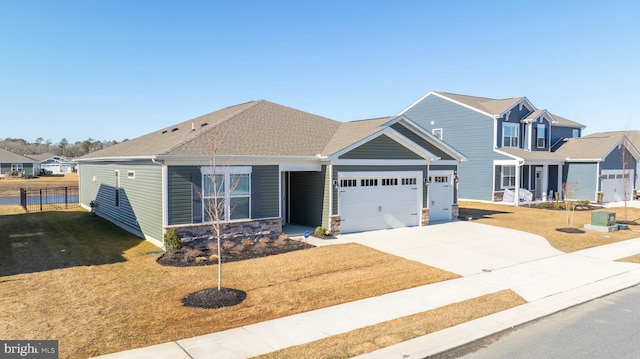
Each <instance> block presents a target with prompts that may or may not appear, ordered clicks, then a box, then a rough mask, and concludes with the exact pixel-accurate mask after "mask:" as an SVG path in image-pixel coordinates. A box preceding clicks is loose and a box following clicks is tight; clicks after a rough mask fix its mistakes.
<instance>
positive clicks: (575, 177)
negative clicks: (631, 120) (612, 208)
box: [554, 131, 640, 202]
mask: <svg viewBox="0 0 640 359" xmlns="http://www.w3.org/2000/svg"><path fill="white" fill-rule="evenodd" d="M556 147H557V149H556V150H555V151H554V154H555V155H556V157H557V158H558V159H559V160H564V170H563V171H564V173H563V179H564V181H565V182H566V183H568V184H570V185H571V186H573V187H574V188H573V189H572V190H573V191H574V192H575V195H574V197H575V198H583V199H589V200H593V199H594V197H595V199H596V200H602V201H603V202H616V201H624V200H625V199H626V200H631V199H633V197H634V193H635V192H636V190H637V189H638V185H639V184H640V183H639V182H638V171H639V170H640V168H638V163H640V161H638V160H639V159H640V153H639V152H638V149H639V148H640V131H616V132H601V133H594V134H590V135H588V136H584V137H580V138H571V139H566V140H563V141H562V142H560V143H558V144H557V145H556ZM599 197H601V198H599Z"/></svg>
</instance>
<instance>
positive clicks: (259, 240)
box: [258, 237, 271, 244]
mask: <svg viewBox="0 0 640 359" xmlns="http://www.w3.org/2000/svg"><path fill="white" fill-rule="evenodd" d="M258 242H259V243H261V244H269V242H271V238H269V237H262V238H260V239H258Z"/></svg>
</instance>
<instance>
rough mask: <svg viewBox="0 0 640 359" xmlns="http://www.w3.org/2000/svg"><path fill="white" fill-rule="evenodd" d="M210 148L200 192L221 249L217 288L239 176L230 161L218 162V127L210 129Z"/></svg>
mask: <svg viewBox="0 0 640 359" xmlns="http://www.w3.org/2000/svg"><path fill="white" fill-rule="evenodd" d="M204 136H206V140H207V146H208V151H209V169H210V170H208V171H203V172H204V173H205V175H204V176H203V183H202V190H201V193H200V196H201V199H202V203H203V204H204V214H205V215H206V217H205V218H204V220H205V221H208V222H209V223H210V227H211V232H212V237H213V239H214V240H215V242H216V247H217V252H218V291H220V290H221V289H222V243H221V242H222V239H223V234H224V227H225V226H226V223H227V221H228V220H229V219H230V218H231V214H232V212H233V210H234V206H233V203H231V193H233V191H234V190H236V188H237V187H238V185H239V183H240V177H238V176H234V175H233V174H232V173H231V172H232V171H231V170H230V169H231V167H230V166H229V164H228V163H220V162H219V156H218V154H219V152H218V149H219V145H220V143H221V141H222V139H223V136H222V135H221V133H220V132H219V130H218V129H214V130H211V131H209V132H207V133H206V134H205V135H204Z"/></svg>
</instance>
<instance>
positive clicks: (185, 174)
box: [167, 166, 200, 225]
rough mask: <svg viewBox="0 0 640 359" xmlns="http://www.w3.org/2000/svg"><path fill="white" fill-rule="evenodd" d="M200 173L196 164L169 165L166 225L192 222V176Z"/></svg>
mask: <svg viewBox="0 0 640 359" xmlns="http://www.w3.org/2000/svg"><path fill="white" fill-rule="evenodd" d="M194 174H195V175H200V167H198V166H169V168H168V170H167V175H168V179H167V180H168V189H169V190H168V198H167V204H168V205H167V215H168V225H176V224H190V223H192V222H193V220H192V218H193V211H192V207H193V206H192V204H193V196H194V195H195V194H194V193H193V188H192V176H193V175H194Z"/></svg>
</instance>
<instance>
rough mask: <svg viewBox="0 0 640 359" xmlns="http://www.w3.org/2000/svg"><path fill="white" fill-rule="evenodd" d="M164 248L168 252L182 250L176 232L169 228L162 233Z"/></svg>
mask: <svg viewBox="0 0 640 359" xmlns="http://www.w3.org/2000/svg"><path fill="white" fill-rule="evenodd" d="M164 246H165V248H166V249H168V250H176V249H180V248H182V241H181V240H180V236H178V231H176V229H175V228H169V229H168V230H167V231H166V232H164Z"/></svg>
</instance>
